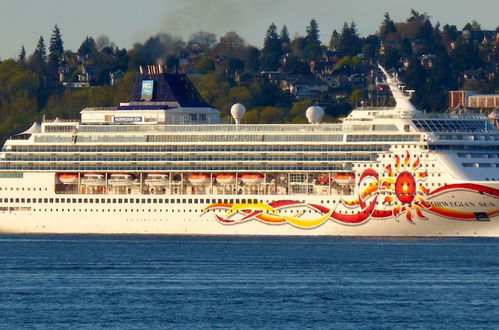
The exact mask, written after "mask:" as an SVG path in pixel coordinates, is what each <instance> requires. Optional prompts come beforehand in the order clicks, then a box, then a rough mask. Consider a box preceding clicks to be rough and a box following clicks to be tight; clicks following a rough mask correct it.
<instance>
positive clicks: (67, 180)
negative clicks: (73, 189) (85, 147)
mask: <svg viewBox="0 0 499 330" xmlns="http://www.w3.org/2000/svg"><path fill="white" fill-rule="evenodd" d="M58 178H59V181H61V183H63V184H76V183H78V174H77V173H61V174H59V176H58Z"/></svg>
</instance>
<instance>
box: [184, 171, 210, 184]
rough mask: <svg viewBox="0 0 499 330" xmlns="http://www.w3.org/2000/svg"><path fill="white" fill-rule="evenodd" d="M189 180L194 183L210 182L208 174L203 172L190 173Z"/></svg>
mask: <svg viewBox="0 0 499 330" xmlns="http://www.w3.org/2000/svg"><path fill="white" fill-rule="evenodd" d="M189 181H190V182H191V183H192V184H194V185H203V184H209V183H210V182H211V179H210V175H209V174H204V173H192V174H191V175H189Z"/></svg>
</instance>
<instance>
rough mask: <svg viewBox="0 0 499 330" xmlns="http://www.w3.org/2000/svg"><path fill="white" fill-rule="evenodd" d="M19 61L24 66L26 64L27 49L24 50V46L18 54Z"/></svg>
mask: <svg viewBox="0 0 499 330" xmlns="http://www.w3.org/2000/svg"><path fill="white" fill-rule="evenodd" d="M17 61H18V62H19V63H22V64H25V63H26V49H24V45H23V46H22V47H21V50H20V51H19V53H18V54H17Z"/></svg>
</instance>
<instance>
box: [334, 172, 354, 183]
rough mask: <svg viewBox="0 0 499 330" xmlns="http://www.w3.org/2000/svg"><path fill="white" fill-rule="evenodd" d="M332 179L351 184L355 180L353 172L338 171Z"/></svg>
mask: <svg viewBox="0 0 499 330" xmlns="http://www.w3.org/2000/svg"><path fill="white" fill-rule="evenodd" d="M334 181H336V183H339V184H351V183H354V182H355V174H353V173H338V174H336V176H335V177H334Z"/></svg>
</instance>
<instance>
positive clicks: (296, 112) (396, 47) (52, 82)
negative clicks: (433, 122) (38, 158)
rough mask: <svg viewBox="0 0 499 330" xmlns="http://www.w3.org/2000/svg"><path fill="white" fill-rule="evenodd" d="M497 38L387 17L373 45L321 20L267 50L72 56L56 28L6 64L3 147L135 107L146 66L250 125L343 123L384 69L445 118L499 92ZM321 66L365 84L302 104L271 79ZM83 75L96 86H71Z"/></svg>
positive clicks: (169, 46)
mask: <svg viewBox="0 0 499 330" xmlns="http://www.w3.org/2000/svg"><path fill="white" fill-rule="evenodd" d="M498 31H499V27H498V28H497V29H496V30H495V31H483V30H482V28H481V26H480V24H479V23H478V22H475V21H473V22H470V23H468V24H466V25H465V26H464V27H462V28H461V29H458V28H457V27H456V26H454V25H448V24H446V25H444V26H441V25H440V24H439V23H436V24H434V23H432V22H431V20H430V17H429V16H428V15H427V14H426V13H419V12H417V11H415V10H412V11H411V12H410V16H409V17H408V18H407V20H406V21H403V22H394V21H393V20H392V19H391V18H390V15H389V13H386V14H385V15H384V17H383V18H382V21H381V24H380V26H379V29H378V31H376V32H374V33H373V34H371V35H368V36H365V37H362V36H360V35H359V34H358V31H357V28H356V25H355V23H354V22H349V23H344V24H343V27H342V28H341V30H340V31H336V30H334V31H320V29H319V24H318V22H317V21H316V20H315V19H312V20H311V21H310V23H309V25H308V26H307V27H306V28H305V30H304V35H296V36H294V37H293V38H291V37H290V36H289V32H288V29H287V27H286V25H283V26H282V27H280V28H279V27H277V26H276V25H275V24H274V23H271V24H270V25H269V27H268V29H267V32H266V35H265V36H262V37H263V47H262V48H261V49H259V48H257V47H254V46H251V45H248V44H247V43H246V42H245V40H244V39H243V38H241V37H240V36H239V35H238V34H237V33H236V32H228V33H226V34H225V35H224V36H222V37H220V38H219V39H217V37H216V36H215V35H214V34H212V33H208V32H198V33H195V34H193V35H192V36H191V37H190V38H189V40H187V41H184V40H182V39H180V38H177V37H174V36H171V35H168V34H166V33H160V34H158V35H156V36H152V37H150V38H149V39H147V40H146V41H145V42H144V43H137V44H135V45H134V46H133V47H132V48H131V49H128V50H127V49H120V48H119V47H117V46H116V45H115V44H114V43H113V42H112V41H111V40H109V38H108V37H106V36H105V35H101V36H98V37H97V38H94V37H90V36H87V37H86V38H85V39H84V40H83V42H82V44H81V46H80V47H79V48H78V49H77V50H76V51H71V50H67V49H65V48H64V42H63V34H62V32H61V30H60V28H59V27H58V26H57V25H55V26H54V28H53V30H52V34H51V38H50V40H48V42H46V41H45V40H44V38H43V37H40V38H39V39H38V41H37V42H36V48H35V51H34V52H33V53H32V54H30V55H29V56H28V54H26V51H25V48H24V46H21V48H20V51H19V53H18V56H17V57H16V58H14V59H6V60H4V61H2V62H0V139H2V140H4V139H5V137H7V136H9V135H12V134H16V133H19V132H20V131H22V130H24V129H26V128H28V127H29V126H30V125H31V124H32V123H33V122H34V121H40V120H41V119H42V117H43V116H46V117H47V118H55V117H60V118H78V117H79V111H81V109H82V108H84V107H86V106H111V105H116V104H118V103H119V102H124V101H127V100H128V99H129V98H130V94H131V88H132V86H133V82H134V79H135V75H136V70H137V69H138V67H139V65H150V64H157V63H163V64H165V65H166V66H167V67H168V68H169V69H170V70H171V71H172V72H174V71H177V72H185V73H187V74H191V75H190V78H191V80H192V81H193V83H194V84H195V85H196V87H197V88H198V90H199V91H200V93H201V95H202V96H203V97H204V98H205V100H206V101H207V102H208V103H210V104H212V105H213V106H214V107H216V108H218V109H219V110H221V111H222V115H223V116H227V114H228V111H229V109H230V106H231V105H232V104H233V103H235V102H240V103H243V104H245V105H246V107H247V109H248V113H247V115H246V118H245V121H246V122H248V123H274V122H304V121H305V116H304V112H305V110H306V108H307V107H308V106H310V105H311V104H314V103H316V104H320V105H323V106H324V108H325V110H326V120H328V121H334V120H336V119H337V117H339V116H342V115H345V114H346V113H347V112H348V111H349V110H350V109H351V108H352V107H354V106H355V105H356V104H358V103H359V102H360V101H364V100H365V101H366V102H367V101H369V97H370V92H372V90H376V87H373V86H374V83H375V82H376V81H375V80H374V81H373V80H369V79H367V77H368V76H369V75H372V72H373V71H376V66H377V63H381V64H382V65H384V66H385V67H386V68H387V69H391V70H394V71H395V72H398V74H399V75H400V77H401V79H402V80H403V81H404V82H405V84H406V85H407V87H408V88H410V89H415V90H416V91H417V92H416V95H415V97H414V100H413V101H414V102H415V103H416V105H417V106H418V107H419V108H420V109H424V110H427V111H445V110H446V109H447V97H448V96H447V95H448V91H449V90H456V89H465V90H474V91H476V92H480V93H499V38H497V32H498ZM494 32H495V33H494ZM321 35H327V36H328V37H329V36H330V38H329V43H328V44H322V43H321V41H320V36H321ZM491 35H493V36H494V37H493V38H492V37H490V36H491ZM318 64H321V65H323V66H325V67H328V68H330V71H328V72H327V74H328V75H331V76H335V77H345V79H349V77H351V76H353V75H357V76H359V77H362V79H361V81H362V82H361V83H360V84H356V85H354V84H353V83H351V84H344V85H342V86H334V87H330V88H328V90H327V91H325V92H322V93H320V95H316V96H314V97H311V98H297V97H296V95H292V94H291V93H290V92H289V91H286V90H283V89H282V88H281V87H282V86H280V85H279V84H276V82H275V81H272V80H271V79H269V75H268V73H272V72H278V73H285V74H289V75H296V76H315V77H319V78H322V75H325V73H324V72H317V71H314V70H316V67H318ZM118 70H119V71H121V72H124V73H126V74H125V76H124V77H122V78H121V79H119V80H118V82H117V83H115V84H113V85H112V86H111V85H110V74H111V73H113V72H117V71H118ZM89 72H90V73H91V74H89ZM84 74H86V76H85V77H87V78H88V84H89V86H90V87H87V88H71V86H73V85H71V83H73V82H77V81H78V80H79V79H81V77H82V76H84ZM338 95H339V96H338Z"/></svg>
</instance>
